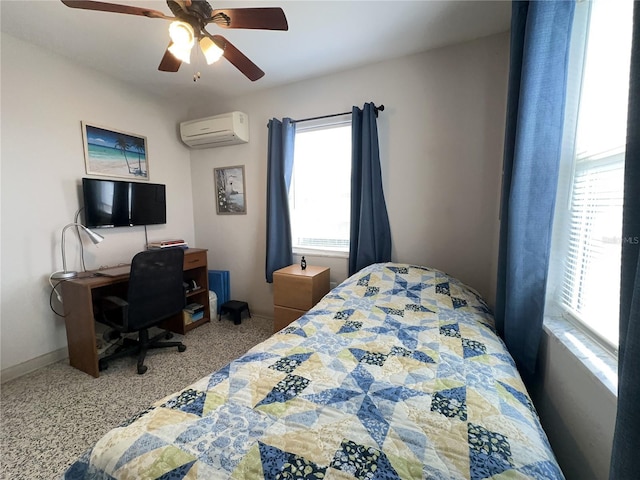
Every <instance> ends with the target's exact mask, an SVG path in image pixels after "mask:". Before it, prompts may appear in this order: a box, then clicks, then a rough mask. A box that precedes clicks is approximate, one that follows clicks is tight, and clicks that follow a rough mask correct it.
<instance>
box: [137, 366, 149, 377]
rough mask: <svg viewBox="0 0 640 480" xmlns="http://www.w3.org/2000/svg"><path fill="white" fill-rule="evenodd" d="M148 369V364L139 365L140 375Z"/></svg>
mask: <svg viewBox="0 0 640 480" xmlns="http://www.w3.org/2000/svg"><path fill="white" fill-rule="evenodd" d="M146 371H147V366H146V365H142V366H139V367H138V375H142V374H143V373H144V372H146Z"/></svg>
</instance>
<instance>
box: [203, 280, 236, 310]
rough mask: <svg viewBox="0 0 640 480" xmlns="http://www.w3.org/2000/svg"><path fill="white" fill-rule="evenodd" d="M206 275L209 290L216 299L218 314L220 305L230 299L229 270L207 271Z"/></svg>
mask: <svg viewBox="0 0 640 480" xmlns="http://www.w3.org/2000/svg"><path fill="white" fill-rule="evenodd" d="M208 273H209V290H211V291H213V292H216V296H217V297H218V312H217V313H220V307H221V306H222V304H223V303H226V302H228V301H229V298H231V293H230V278H229V270H209V272H208Z"/></svg>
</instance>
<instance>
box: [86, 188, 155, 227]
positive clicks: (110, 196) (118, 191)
mask: <svg viewBox="0 0 640 480" xmlns="http://www.w3.org/2000/svg"><path fill="white" fill-rule="evenodd" d="M82 193H83V195H84V218H85V225H86V226H87V227H89V228H99V227H132V226H135V225H158V224H163V223H167V203H166V188H165V185H162V184H159V183H141V182H126V181H118V180H101V179H96V178H83V179H82Z"/></svg>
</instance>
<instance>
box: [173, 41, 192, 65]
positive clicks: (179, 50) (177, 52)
mask: <svg viewBox="0 0 640 480" xmlns="http://www.w3.org/2000/svg"><path fill="white" fill-rule="evenodd" d="M168 50H169V52H171V54H172V55H173V56H174V57H176V58H177V59H178V60H180V61H181V62H184V63H191V47H186V48H185V47H183V46H181V45H178V44H177V43H172V44H171V45H169V49H168Z"/></svg>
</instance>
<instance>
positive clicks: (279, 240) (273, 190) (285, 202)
mask: <svg viewBox="0 0 640 480" xmlns="http://www.w3.org/2000/svg"><path fill="white" fill-rule="evenodd" d="M268 129H269V147H268V154H267V155H268V157H267V258H266V266H265V275H266V278H267V282H268V283H273V272H274V271H276V270H278V269H279V268H282V267H286V266H288V265H291V264H292V263H293V250H292V247H291V219H290V216H289V199H288V195H289V187H290V186H291V173H292V171H293V145H294V140H295V134H296V127H295V123H293V121H292V120H291V119H290V118H284V119H283V120H282V121H280V120H277V119H275V118H274V119H272V120H269V125H268Z"/></svg>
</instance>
